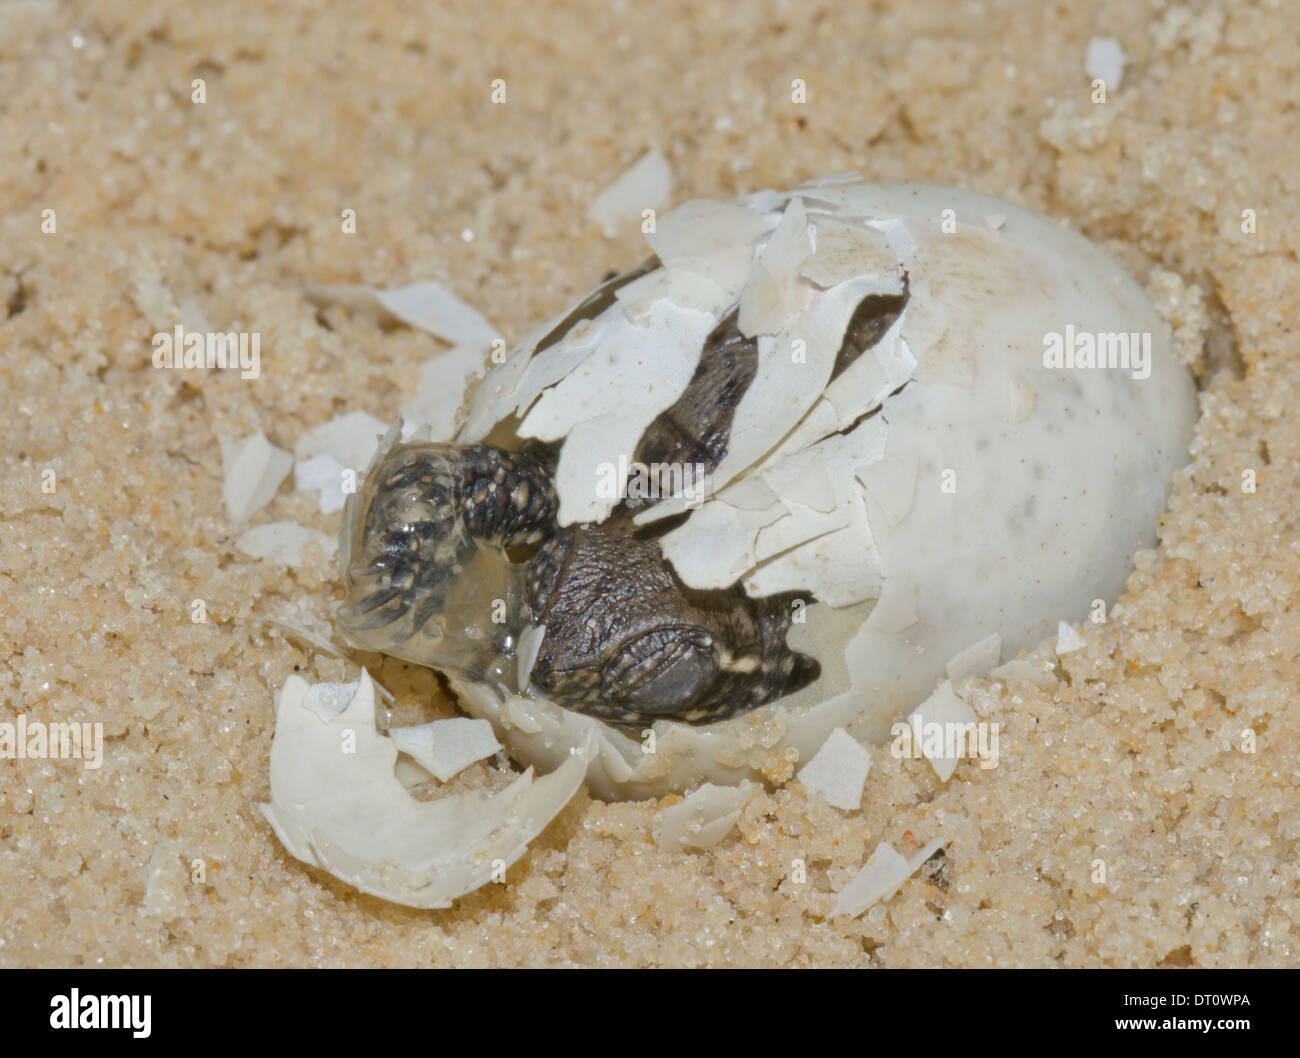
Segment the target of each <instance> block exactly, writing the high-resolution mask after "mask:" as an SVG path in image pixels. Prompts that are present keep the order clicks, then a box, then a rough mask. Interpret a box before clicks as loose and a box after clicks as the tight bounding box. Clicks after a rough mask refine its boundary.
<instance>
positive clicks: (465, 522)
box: [340, 258, 907, 724]
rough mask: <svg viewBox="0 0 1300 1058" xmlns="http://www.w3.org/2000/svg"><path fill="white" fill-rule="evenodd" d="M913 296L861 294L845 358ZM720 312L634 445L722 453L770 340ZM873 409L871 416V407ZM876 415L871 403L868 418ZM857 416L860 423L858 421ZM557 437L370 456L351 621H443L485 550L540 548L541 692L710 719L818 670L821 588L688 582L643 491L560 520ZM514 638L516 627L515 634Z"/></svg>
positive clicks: (535, 576)
mask: <svg viewBox="0 0 1300 1058" xmlns="http://www.w3.org/2000/svg"><path fill="white" fill-rule="evenodd" d="M655 267H658V262H657V261H656V260H654V259H653V258H651V259H650V261H648V262H646V263H645V264H644V265H642V266H641V267H640V268H639V269H637V270H636V271H634V272H630V273H627V274H625V275H623V276H619V277H617V278H615V279H613V280H610V281H607V282H606V283H605V284H603V285H602V286H601V287H599V288H597V290H596V291H595V292H594V293H593V294H592V295H591V296H590V297H589V298H588V299H587V300H586V301H584V302H583V303H582V304H581V305H579V306H578V307H577V308H575V309H574V311H573V312H572V313H570V314H569V316H567V317H566V318H565V319H564V320H563V321H561V323H560V324H559V325H558V326H557V327H556V328H555V329H554V330H553V331H552V332H551V333H550V334H548V335H547V336H546V337H545V338H543V339H542V341H541V342H540V343H539V344H538V350H541V349H544V348H546V347H547V346H549V345H551V344H554V343H555V342H556V341H558V340H559V339H560V338H561V337H563V335H564V334H566V333H567V332H568V330H569V329H570V328H571V327H573V326H574V325H575V324H576V323H577V322H579V320H582V319H588V318H591V317H594V316H596V315H598V314H599V313H600V312H602V311H603V310H604V309H605V308H606V307H608V306H609V305H610V304H612V302H613V300H614V291H616V290H617V289H618V287H619V286H622V285H623V284H624V283H627V282H630V281H631V280H632V279H635V278H637V277H638V276H640V275H644V274H645V273H646V272H648V271H651V270H653V269H654V268H655ZM906 300H907V292H906V289H905V290H904V293H903V294H902V295H901V296H898V297H890V296H884V295H875V296H871V297H867V298H865V299H864V300H863V301H862V303H861V304H860V305H859V306H858V309H857V310H856V312H855V314H854V316H853V318H852V320H851V321H850V323H849V326H848V328H847V330H846V333H845V336H844V341H843V344H842V346H841V348H840V352H839V355H838V357H837V359H836V363H835V367H834V375H838V374H839V373H840V372H841V371H843V370H844V369H845V368H847V367H848V366H849V364H851V363H852V362H853V361H854V360H855V359H856V358H857V357H858V356H860V355H861V354H862V353H863V352H864V351H865V350H867V349H869V348H870V347H871V346H872V345H874V344H875V342H876V341H878V340H879V339H880V337H881V335H883V334H884V332H885V331H886V330H887V329H888V327H889V326H890V325H891V324H892V323H893V321H894V320H895V319H897V317H898V315H899V313H900V312H901V311H902V308H903V306H904V304H905V303H906ZM736 319H737V314H736V312H734V311H733V312H732V313H731V314H730V315H729V316H727V317H726V318H725V319H723V320H722V322H721V323H719V325H718V326H717V328H716V329H715V330H714V332H713V334H712V335H710V337H709V338H708V340H707V342H706V344H705V347H704V349H703V350H702V352H701V355H700V360H699V366H698V367H697V369H696V371H695V374H694V377H693V378H692V380H691V383H690V384H689V385H688V386H687V388H686V391H685V393H684V394H683V395H682V397H681V398H680V399H679V400H678V401H677V402H676V403H675V404H674V405H673V406H672V407H671V408H669V409H668V410H666V411H665V412H663V413H662V414H661V415H659V417H658V418H657V419H656V420H655V421H654V423H652V424H651V426H650V427H649V429H647V431H646V433H645V434H644V436H643V437H642V439H641V442H640V444H639V445H638V447H637V451H636V453H635V454H634V459H635V460H636V461H638V462H640V463H643V464H646V465H650V464H653V463H677V464H695V465H703V466H704V467H705V468H706V469H707V471H709V472H712V470H713V469H714V468H715V467H717V465H718V464H719V463H720V462H721V460H722V458H723V456H724V455H725V454H726V451H727V442H728V438H729V434H730V430H731V423H732V420H733V418H734V415H735V411H736V406H737V404H738V403H739V402H740V399H741V397H743V396H744V393H745V391H746V389H747V388H748V387H749V385H750V383H751V382H752V381H753V378H754V375H755V373H756V371H757V367H758V354H757V345H756V342H755V340H754V339H750V338H745V337H744V336H743V335H741V334H740V332H739V331H738V330H737V328H736ZM870 414H874V412H873V413H868V415H867V416H864V417H863V418H867V417H869V416H870ZM861 421H862V420H859V422H861ZM856 425H857V423H854V424H853V426H850V427H849V428H848V429H853V428H854V427H856ZM557 453H558V447H557V446H546V445H536V444H533V445H531V446H528V447H525V449H523V450H521V451H517V452H509V451H506V450H505V449H502V448H497V447H494V446H491V445H485V444H475V445H451V444H429V443H415V444H408V445H401V446H399V447H398V448H396V449H395V450H394V451H392V452H391V453H389V455H388V456H387V457H386V458H385V459H384V460H383V461H382V462H381V463H380V464H379V465H378V466H376V467H375V468H373V470H372V471H371V477H372V479H374V478H375V477H376V475H378V476H380V477H379V478H378V480H377V481H376V484H377V485H378V487H377V489H376V490H375V493H374V498H373V500H372V501H371V503H370V506H369V508H368V509H367V511H366V512H365V528H364V532H363V536H362V551H363V554H362V555H359V556H354V560H355V561H359V562H360V565H358V566H354V568H353V569H352V570H349V571H348V572H349V577H350V580H351V582H352V585H353V594H352V598H353V599H354V600H356V601H354V602H353V603H352V604H351V605H350V606H348V607H346V608H345V609H343V610H342V611H340V620H341V621H342V622H343V623H344V624H345V626H350V627H352V628H353V629H360V630H366V629H375V628H379V627H381V626H386V625H389V624H392V623H394V622H399V621H401V622H404V624H403V626H402V628H403V630H402V632H401V633H400V634H401V635H402V636H403V637H405V636H410V635H415V634H416V633H417V632H420V631H421V630H423V629H425V628H426V625H427V623H428V622H429V621H430V620H437V619H438V615H439V614H440V613H441V611H442V609H443V607H444V604H445V602H446V600H447V596H448V593H449V592H450V591H451V590H452V589H453V586H454V585H455V579H456V577H457V576H458V575H459V574H460V573H461V571H462V569H463V567H464V566H465V565H466V564H467V563H468V561H469V560H470V558H471V557H472V555H473V552H474V549H476V548H480V547H488V548H493V549H496V550H498V551H501V552H505V551H507V550H510V549H516V548H524V547H536V548H537V550H536V552H535V553H534V554H533V555H532V556H531V557H529V558H528V559H527V560H526V562H527V566H526V570H525V577H524V585H525V587H524V591H523V600H522V605H523V607H524V609H525V611H526V612H525V613H524V615H523V616H524V619H525V620H526V621H527V622H528V623H530V624H533V625H545V629H546V631H545V637H544V639H543V641H542V644H541V648H540V650H539V652H538V655H537V658H536V661H535V663H534V665H533V668H532V672H531V683H532V686H533V687H534V688H535V689H536V691H537V692H538V693H540V694H541V695H544V696H545V697H546V698H549V699H550V700H552V701H554V702H556V703H557V704H558V705H561V706H564V707H565V708H569V709H573V710H576V711H578V712H581V713H587V714H590V715H593V716H598V717H601V718H602V719H605V720H608V721H611V722H614V723H622V724H646V723H650V722H652V721H654V720H656V719H661V718H672V719H677V720H683V721H685V722H687V723H692V724H708V723H714V722H716V721H719V720H725V719H727V718H728V717H731V716H734V715H736V714H738V713H743V712H746V711H748V710H750V709H754V708H756V707H758V706H760V705H763V704H765V703H767V702H771V701H774V700H776V699H777V698H780V697H782V696H783V695H786V694H790V693H793V692H794V691H796V690H800V689H802V688H803V687H806V686H807V685H808V684H809V683H811V682H812V681H813V680H815V679H816V678H817V676H818V674H819V672H820V666H819V665H818V663H817V662H816V661H815V660H814V659H812V658H810V657H808V656H807V655H805V654H800V653H797V652H795V651H793V650H791V649H790V648H789V647H788V646H787V645H786V633H787V632H788V631H789V628H790V624H791V621H792V619H793V617H794V614H795V612H796V610H797V607H798V606H799V605H800V602H801V601H802V603H809V602H811V601H812V600H811V597H809V596H808V595H806V594H805V595H801V594H799V593H793V592H792V593H785V594H782V595H775V596H769V597H767V598H763V599H751V598H749V597H748V596H747V595H746V594H745V593H744V590H743V589H742V588H741V586H740V585H739V584H736V585H734V586H732V587H731V588H730V589H727V590H721V591H699V590H696V589H693V588H689V587H687V586H686V585H685V584H683V583H682V581H681V579H680V578H679V577H678V576H677V575H676V573H675V572H674V571H673V569H672V567H671V566H670V565H669V564H668V563H667V562H666V561H665V559H664V557H663V552H662V550H661V548H660V546H659V543H658V540H657V538H658V537H659V536H661V535H662V534H663V533H664V532H666V531H668V529H670V528H671V527H672V526H673V525H675V524H677V521H678V520H677V519H669V520H665V521H661V522H659V523H656V524H654V525H652V526H649V527H646V528H642V529H638V528H637V527H636V526H634V525H633V524H632V514H633V513H634V510H635V508H636V506H637V502H636V501H635V500H625V501H624V503H623V504H622V505H621V506H620V507H618V508H617V509H616V510H615V511H614V513H613V514H612V515H611V516H610V517H609V518H608V519H606V521H604V522H602V523H600V524H598V525H577V526H567V527H565V528H562V529H561V528H559V527H558V526H557V525H556V521H555V515H556V511H557V509H558V506H559V504H558V499H557V497H556V495H555V490H554V486H553V482H552V477H553V473H554V469H555V459H556V456H557ZM512 647H513V644H512V643H508V642H502V643H501V644H499V649H501V650H503V651H508V650H509V649H511V648H512Z"/></svg>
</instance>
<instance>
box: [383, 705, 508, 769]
mask: <svg viewBox="0 0 1300 1058" xmlns="http://www.w3.org/2000/svg"><path fill="white" fill-rule="evenodd" d="M388 737H389V738H390V739H392V740H393V745H394V746H396V747H397V748H398V749H399V750H401V751H402V752H403V753H405V754H406V755H407V756H409V757H413V758H414V759H415V762H416V763H417V764H419V765H420V767H422V768H423V769H424V770H425V771H427V772H428V773H429V774H430V775H432V776H434V777H435V778H436V779H437V780H438V781H439V782H447V781H448V780H449V779H451V778H453V777H454V776H456V775H458V774H460V773H461V772H462V771H464V770H465V769H466V768H468V767H469V766H470V765H471V764H473V763H475V762H476V761H480V760H483V759H484V758H486V757H490V756H492V755H493V754H494V753H496V752H497V751H498V750H499V749H500V748H501V743H499V742H498V741H497V740H496V736H495V735H493V734H492V725H491V724H489V723H488V722H487V721H486V720H471V719H468V718H467V717H460V716H457V717H452V718H451V719H449V720H434V721H433V722H432V723H429V724H417V725H414V726H412V727H390V728H389V729H388Z"/></svg>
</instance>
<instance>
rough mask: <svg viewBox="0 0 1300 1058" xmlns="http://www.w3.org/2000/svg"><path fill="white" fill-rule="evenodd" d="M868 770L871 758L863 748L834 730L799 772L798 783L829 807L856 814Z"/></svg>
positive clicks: (840, 728) (840, 729) (845, 735)
mask: <svg viewBox="0 0 1300 1058" xmlns="http://www.w3.org/2000/svg"><path fill="white" fill-rule="evenodd" d="M870 770H871V754H870V753H869V752H867V749H866V747H865V746H863V745H862V743H861V742H859V741H858V740H857V739H855V738H854V737H853V736H852V735H850V734H848V732H846V731H845V730H844V728H842V727H837V728H836V729H835V730H834V731H832V732H831V733H830V737H829V738H827V739H826V741H825V742H823V743H822V748H821V749H819V750H818V751H817V753H816V755H815V756H814V757H813V759H812V760H810V761H809V762H808V763H807V764H805V765H804V766H803V767H802V768H800V769H799V772H798V779H799V781H800V782H801V783H803V784H804V785H805V786H806V787H808V789H809V790H811V791H812V792H814V793H816V794H819V795H820V796H821V797H822V798H824V799H825V800H826V802H827V803H828V804H831V805H834V806H835V807H836V808H843V809H844V810H845V811H854V812H856V811H857V810H858V808H860V807H861V805H862V787H863V786H864V785H865V783H866V781H867V773H868V772H869V771H870Z"/></svg>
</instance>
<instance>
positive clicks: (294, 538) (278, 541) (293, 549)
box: [235, 522, 339, 568]
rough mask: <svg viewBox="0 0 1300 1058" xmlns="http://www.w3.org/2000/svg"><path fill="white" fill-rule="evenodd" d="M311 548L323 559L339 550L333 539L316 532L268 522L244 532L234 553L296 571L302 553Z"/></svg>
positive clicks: (300, 561) (300, 527)
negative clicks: (277, 563) (264, 560)
mask: <svg viewBox="0 0 1300 1058" xmlns="http://www.w3.org/2000/svg"><path fill="white" fill-rule="evenodd" d="M312 546H314V547H315V548H316V549H317V550H319V551H320V553H321V554H322V555H324V556H327V557H328V556H330V555H333V554H334V552H335V550H336V549H337V548H338V546H339V542H338V540H337V539H336V538H335V537H332V536H327V535H326V534H325V533H322V532H321V531H320V530H319V529H309V528H307V527H306V526H305V525H298V524H297V523H296V522H268V523H267V524H266V525H255V526H253V528H251V529H246V530H244V532H243V533H241V534H240V536H239V539H238V540H236V541H235V548H236V550H239V551H242V552H243V553H244V554H246V555H252V556H253V557H254V558H261V559H266V560H268V561H271V562H279V563H282V564H283V565H286V566H290V567H293V568H297V567H298V566H301V565H302V564H303V562H304V561H305V558H306V556H305V553H304V552H305V550H306V549H307V548H309V547H312Z"/></svg>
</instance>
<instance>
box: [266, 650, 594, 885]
mask: <svg viewBox="0 0 1300 1058" xmlns="http://www.w3.org/2000/svg"><path fill="white" fill-rule="evenodd" d="M308 692H309V687H308V684H307V681H306V680H304V679H302V678H301V677H298V676H290V677H289V678H288V679H287V680H286V681H285V684H284V687H283V688H282V689H281V691H280V694H279V697H278V700H277V703H276V725H275V737H274V739H273V740H272V743H271V802H270V803H269V804H264V805H262V806H261V808H262V814H263V815H264V816H265V817H266V820H267V822H268V823H270V824H271V827H272V829H273V830H274V831H275V834H276V836H277V837H278V838H279V839H280V841H281V843H282V844H283V845H284V847H285V848H286V849H287V850H288V851H289V852H290V853H291V854H292V855H294V856H295V857H297V858H298V859H300V860H302V861H303V862H304V863H307V864H310V865H312V866H317V867H322V868H324V869H325V870H326V871H328V872H329V873H330V874H332V875H334V876H335V877H336V878H338V879H340V880H341V881H344V882H347V883H348V884H349V885H352V886H354V887H355V888H357V889H360V890H362V891H363V892H366V893H370V894H372V895H374V896H379V897H382V898H383V899H385V900H391V901H393V902H394V903H398V904H405V905H407V906H408V907H425V908H433V907H449V906H450V905H451V901H452V900H454V899H455V898H456V897H458V896H463V895H464V894H465V893H468V892H472V891H473V890H475V889H477V888H479V887H480V886H482V885H484V884H486V883H487V882H488V881H490V880H491V878H492V875H493V872H494V870H500V869H501V868H502V867H505V866H509V865H510V864H512V863H514V862H515V861H516V860H517V859H518V858H519V857H520V856H522V855H523V854H524V852H525V851H526V849H527V844H528V842H529V841H531V840H532V839H533V838H534V837H536V836H537V834H538V833H540V832H541V830H542V829H543V828H544V827H545V826H546V824H547V823H549V822H550V821H551V820H552V819H553V818H554V817H555V816H556V814H557V813H558V812H559V811H560V810H561V809H562V808H563V807H564V806H565V804H567V803H568V801H569V799H570V798H571V797H572V796H573V795H574V794H575V793H576V792H577V790H578V788H579V787H580V786H581V785H582V779H583V774H584V773H585V771H586V769H587V764H588V762H589V761H590V759H591V755H592V753H593V751H594V750H593V747H594V743H591V742H589V743H587V744H586V745H585V746H584V747H583V748H582V749H581V750H580V751H578V752H576V753H573V754H566V759H565V760H564V761H563V763H562V764H561V765H560V766H559V767H558V768H557V769H556V770H555V771H554V772H553V773H552V774H550V775H547V776H544V777H543V778H540V779H535V778H534V776H533V770H532V769H531V768H529V769H528V770H527V771H526V772H524V773H523V774H522V775H520V776H519V778H518V779H516V780H515V781H514V782H513V783H511V784H510V786H508V787H507V788H506V789H505V790H503V791H501V792H500V793H497V794H493V795H485V794H483V793H480V792H477V791H476V792H473V793H468V794H460V795H454V796H448V797H444V798H442V799H440V800H435V801H417V800H415V799H414V798H413V797H412V796H411V795H410V794H409V793H408V792H407V791H406V789H405V788H404V787H403V786H402V784H401V783H400V782H399V781H398V779H397V777H396V774H395V766H396V763H397V754H398V749H397V746H396V745H395V744H394V743H393V741H392V739H390V738H388V737H386V736H384V735H382V734H380V733H379V732H378V731H377V730H376V729H375V695H374V686H373V684H372V683H371V680H370V676H369V674H368V673H366V672H364V671H363V672H362V675H361V680H360V682H359V683H358V685H357V689H356V693H355V694H353V696H352V697H351V699H350V700H349V701H348V703H347V705H346V707H345V708H344V709H343V710H342V711H341V712H339V713H338V714H337V715H335V716H334V717H333V718H332V719H330V720H324V719H322V717H321V716H320V715H319V713H318V712H317V711H316V710H314V709H312V708H310V707H309V706H308V705H307V697H308Z"/></svg>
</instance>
